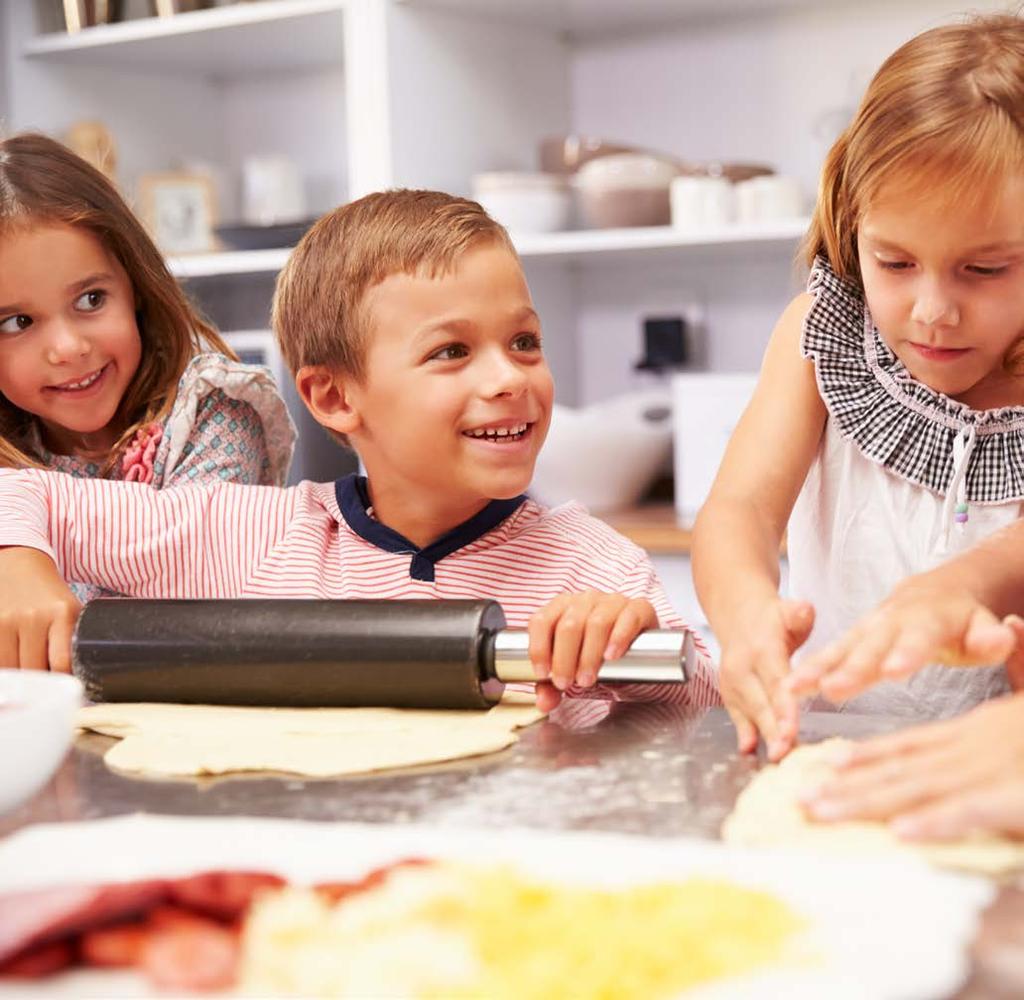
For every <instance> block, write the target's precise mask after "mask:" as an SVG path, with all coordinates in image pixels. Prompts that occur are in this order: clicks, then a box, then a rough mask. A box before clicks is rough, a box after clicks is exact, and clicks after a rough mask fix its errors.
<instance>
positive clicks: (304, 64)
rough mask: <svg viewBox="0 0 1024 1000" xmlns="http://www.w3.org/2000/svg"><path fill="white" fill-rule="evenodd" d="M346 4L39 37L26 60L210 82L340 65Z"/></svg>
mask: <svg viewBox="0 0 1024 1000" xmlns="http://www.w3.org/2000/svg"><path fill="white" fill-rule="evenodd" d="M346 6H347V0H261V2H259V3H239V4H235V5H233V6H229V7H217V8H214V9H212V10H197V11H192V12H189V13H184V14H175V15H174V16H173V17H144V18H137V19H135V20H131V21H122V22H118V23H115V24H103V25H98V26H96V27H94V28H83V29H82V30H81V31H79V32H77V33H75V34H68V33H67V32H54V33H52V34H47V35H39V36H37V37H36V38H35V39H33V40H32V41H30V42H29V43H28V44H27V45H26V46H25V48H24V50H23V51H24V53H25V55H26V56H29V57H31V58H33V59H47V60H49V61H51V62H54V63H62V64H65V65H77V66H99V67H103V68H111V67H113V68H122V69H125V68H128V69H137V70H140V71H145V72H149V73H190V74H200V75H204V76H211V77H218V78H219V77H231V76H239V75H244V74H261V75H262V74H264V73H267V72H277V71H283V70H294V69H304V68H313V67H317V66H325V65H341V64H342V62H343V51H344V45H343V31H344V11H345V8H346Z"/></svg>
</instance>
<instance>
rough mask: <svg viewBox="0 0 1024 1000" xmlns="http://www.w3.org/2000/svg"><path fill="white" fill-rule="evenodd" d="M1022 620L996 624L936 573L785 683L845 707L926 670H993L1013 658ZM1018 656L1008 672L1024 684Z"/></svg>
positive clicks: (909, 584)
mask: <svg viewBox="0 0 1024 1000" xmlns="http://www.w3.org/2000/svg"><path fill="white" fill-rule="evenodd" d="M1019 628H1020V619H1018V618H1016V616H1010V618H1007V619H1005V620H1004V621H1002V622H1001V621H1000V620H999V619H998V618H997V617H996V616H995V615H994V614H992V612H991V611H989V610H988V609H987V608H985V607H983V606H982V605H981V604H979V603H978V601H977V599H976V598H975V597H974V596H973V595H972V594H971V593H970V592H969V591H968V590H967V589H964V588H958V587H956V586H950V582H949V579H948V575H945V574H943V575H940V574H938V573H937V572H934V571H933V572H931V573H922V574H920V575H918V576H913V577H909V578H908V579H906V580H904V581H903V582H902V583H901V584H899V585H898V586H897V587H896V588H895V589H894V590H893V592H892V594H890V596H889V597H888V598H886V600H884V601H883V602H882V603H881V604H880V605H879V606H878V607H877V608H876V609H875V610H874V611H872V612H870V613H869V614H867V615H865V616H864V617H863V618H862V619H861V620H860V621H859V622H857V624H855V625H854V626H853V627H852V628H851V629H850V630H849V631H847V632H846V634H845V635H843V636H841V637H840V638H839V639H837V640H836V641H835V642H832V643H830V644H829V645H827V646H825V647H823V648H822V649H820V650H818V651H817V652H815V653H813V654H812V655H810V656H808V657H807V658H806V659H804V660H803V661H802V662H801V663H800V664H799V665H798V666H797V667H796V669H795V670H794V671H793V674H792V676H791V677H790V679H789V681H788V682H787V686H788V687H789V689H790V691H791V692H792V693H793V694H794V695H796V696H798V697H799V696H802V695H808V694H814V693H816V692H819V691H820V692H821V693H822V694H823V695H824V696H825V697H826V698H828V699H829V700H831V701H843V700H845V699H846V698H851V697H853V696H854V695H856V694H859V693H860V692H861V691H864V690H865V689H866V688H869V687H871V685H873V684H877V683H878V682H879V681H883V680H898V679H901V678H904V677H908V676H910V675H911V674H913V673H915V672H916V671H918V670H920V669H921V668H922V667H925V666H928V664H930V663H945V664H947V665H949V666H994V665H997V664H1000V663H1003V662H1004V661H1006V660H1007V657H1009V656H1010V654H1011V652H1012V651H1013V650H1014V648H1015V644H1016V643H1017V634H1018V630H1019ZM1020 661H1021V657H1020V655H1018V656H1016V657H1014V658H1012V659H1011V661H1010V663H1009V664H1008V665H1007V668H1008V671H1009V673H1010V677H1011V679H1012V680H1015V681H1016V686H1020V685H1021V683H1022V682H1024V669H1022V665H1021V662H1020Z"/></svg>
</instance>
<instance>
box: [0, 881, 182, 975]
mask: <svg viewBox="0 0 1024 1000" xmlns="http://www.w3.org/2000/svg"><path fill="white" fill-rule="evenodd" d="M165 895H166V883H165V882H163V881H162V880H156V879H151V880H146V881H144V882H126V883H118V884H111V885H94V886H66V887H58V888H51V889H37V890H29V891H25V892H13V893H8V894H5V895H3V896H0V962H2V961H4V959H6V958H7V957H8V956H10V955H15V954H20V953H21V952H22V951H24V950H25V949H27V948H29V947H31V946H32V945H35V944H43V943H46V942H49V941H55V940H57V939H59V938H64V937H70V936H72V935H73V934H77V933H78V932H80V931H83V930H88V929H90V928H93V927H98V926H101V925H103V924H109V923H112V922H120V921H124V920H127V919H128V918H133V917H137V916H139V915H141V914H144V913H145V912H146V911H147V910H149V909H150V908H151V907H153V906H155V905H156V904H157V903H159V902H161V901H162V900H163V899H164V897H165Z"/></svg>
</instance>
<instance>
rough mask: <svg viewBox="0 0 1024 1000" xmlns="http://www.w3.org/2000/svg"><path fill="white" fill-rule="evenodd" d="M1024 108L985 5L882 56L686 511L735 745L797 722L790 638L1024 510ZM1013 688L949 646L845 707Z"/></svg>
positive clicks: (885, 709)
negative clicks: (737, 408) (749, 381)
mask: <svg viewBox="0 0 1024 1000" xmlns="http://www.w3.org/2000/svg"><path fill="white" fill-rule="evenodd" d="M1022 129H1024V21H1022V20H1021V19H1020V18H1018V17H1014V16H997V17H987V18H979V19H975V20H972V21H970V22H969V23H965V24H958V25H954V26H948V27H943V28H938V29H934V30H932V31H928V32H925V33H924V34H922V35H919V36H918V37H916V38H914V39H912V40H911V41H910V42H908V43H907V44H905V45H904V46H903V47H901V48H900V49H899V50H897V51H896V52H895V53H894V54H893V55H892V56H890V57H889V59H888V60H887V61H886V62H885V63H884V64H883V66H882V67H881V69H880V70H879V71H878V73H877V74H876V76H875V78H874V79H873V80H872V82H871V84H870V86H869V88H868V92H867V94H866V95H865V97H864V100H863V102H862V104H861V107H860V109H859V110H858V112H857V115H856V117H855V118H854V121H853V122H852V124H851V125H850V127H849V128H848V129H847V131H846V132H845V133H844V134H843V135H842V136H841V137H840V138H839V140H838V141H837V142H836V144H835V146H834V147H833V148H832V150H831V152H830V153H829V156H828V158H827V160H826V163H825V167H824V171H823V175H822V182H821V189H820V192H819V198H818V205H817V208H816V211H815V216H814V219H813V222H812V226H811V230H810V232H809V234H808V240H807V259H808V263H809V264H810V266H811V277H810V283H809V292H808V294H806V295H802V296H799V297H798V298H796V299H795V300H794V301H793V302H792V303H791V304H790V305H789V307H788V308H787V309H786V311H785V312H784V313H783V315H782V318H781V319H780V320H779V323H778V325H777V326H776V329H775V331H774V332H773V334H772V337H771V340H770V342H769V345H768V348H767V351H766V353H765V358H764V363H763V367H762V371H761V378H760V380H759V383H758V387H757V390H756V392H755V394H754V397H753V399H752V401H751V403H750V406H749V407H748V409H747V411H746V413H745V414H744V416H743V418H742V420H741V421H740V423H739V425H738V426H737V429H736V431H735V434H734V435H733V438H732V440H731V442H730V444H729V447H728V449H727V452H726V455H725V458H724V460H723V463H722V467H721V469H720V471H719V474H718V477H717V479H716V481H715V484H714V487H713V489H712V491H711V495H710V497H709V499H708V501H707V503H706V505H705V507H704V510H703V511H702V512H701V514H700V517H699V518H698V522H697V525H696V532H695V539H694V551H693V563H694V574H695V578H696V583H697V590H698V593H699V595H700V598H701V601H702V603H703V605H704V608H705V610H706V611H707V613H708V619H709V621H710V623H711V625H712V627H713V628H714V630H715V632H716V633H717V635H718V637H719V639H720V641H721V644H722V663H721V687H722V695H723V697H724V700H725V703H726V707H727V708H728V710H729V712H730V715H731V717H732V719H733V721H734V723H735V724H736V727H737V733H738V742H739V746H740V749H741V750H743V751H750V750H752V749H754V747H755V746H756V744H757V738H758V733H759V732H760V734H761V735H762V736H763V737H764V739H765V741H766V742H767V744H768V751H769V755H770V756H771V757H772V758H773V759H778V758H779V757H781V756H782V755H783V754H784V753H786V752H787V751H788V750H789V749H790V747H792V745H793V743H794V742H795V738H796V732H797V722H798V720H797V705H796V699H795V695H794V693H793V690H792V686H791V685H790V684H789V683H785V679H786V678H787V675H788V674H789V667H790V664H789V660H790V657H791V656H792V654H793V653H794V652H795V651H796V650H797V649H798V648H800V647H801V646H805V645H806V648H808V649H813V648H815V647H816V646H819V645H820V644H821V643H822V642H825V641H828V640H830V639H835V638H836V637H837V636H838V635H839V633H841V632H844V631H845V630H846V629H848V628H849V627H850V626H851V625H853V623H854V622H855V621H856V620H858V619H860V618H861V617H862V616H863V615H864V614H866V613H867V612H868V611H869V610H870V609H871V608H873V607H874V606H875V605H876V604H877V603H878V602H879V601H880V600H881V599H882V598H883V597H884V596H885V595H886V594H888V593H889V592H890V591H891V590H892V589H893V588H894V587H895V586H896V585H897V584H898V583H899V581H900V580H902V579H903V578H904V577H906V576H908V575H910V574H912V573H917V572H921V571H923V570H927V569H929V568H931V567H933V566H934V565H936V564H937V563H939V562H941V561H942V560H944V559H946V558H948V557H950V556H951V555H954V554H956V553H958V552H960V551H962V550H964V549H965V548H967V547H969V546H971V545H973V544H975V543H977V542H978V541H979V540H980V539H981V538H983V537H985V536H987V535H989V534H991V533H992V532H994V531H996V530H997V529H998V528H1000V527H1002V526H1005V525H1007V524H1009V523H1010V522H1012V521H1014V520H1016V519H1017V518H1018V517H1019V516H1020V514H1021V504H1022V501H1024V378H1022V377H1021V375H1020V374H1019V372H1021V371H1022V370H1024V366H1022V365H1019V364H1017V363H1016V356H1017V355H1018V354H1021V353H1022V350H1021V348H1022V344H1021V339H1022V337H1024V134H1022ZM787 523H788V543H789V560H790V581H791V585H790V589H791V593H792V598H791V599H789V600H785V599H783V598H781V597H780V595H779V593H778V579H779V571H778V551H779V546H780V543H781V541H782V537H783V533H784V532H785V531H786V528H787ZM880 641H882V640H881V639H880ZM869 645H870V643H868V644H865V643H864V642H863V641H862V642H861V644H860V646H859V647H858V648H859V650H860V651H859V652H857V653H855V654H854V655H861V656H870V653H871V651H870V649H868V648H867V647H868V646H869ZM1006 689H1007V681H1006V675H1005V671H1004V670H1003V668H1002V667H988V668H979V669H976V670H956V669H951V668H950V667H948V666H941V665H936V666H930V667H927V668H925V669H923V670H921V671H920V672H919V673H917V674H916V675H915V676H914V677H913V678H912V679H911V680H910V681H909V682H906V683H902V684H895V683H885V684H883V685H881V686H879V687H877V688H874V689H873V690H871V691H869V692H867V693H865V694H862V695H860V696H859V697H857V698H855V699H853V700H851V701H849V702H847V703H846V704H845V705H843V706H842V707H843V708H846V709H848V710H851V711H857V712H872V713H887V714H898V715H904V716H908V717H936V716H942V715H949V714H953V713H956V712H959V711H961V710H963V709H964V708H966V707H969V706H970V705H973V704H975V703H977V702H979V701H981V700H983V699H985V698H988V697H991V696H992V695H995V694H998V693H1002V692H1004V691H1005V690H1006ZM826 690H827V693H829V694H830V696H833V697H835V696H838V695H841V694H842V691H841V689H838V690H837V689H832V690H828V689H826Z"/></svg>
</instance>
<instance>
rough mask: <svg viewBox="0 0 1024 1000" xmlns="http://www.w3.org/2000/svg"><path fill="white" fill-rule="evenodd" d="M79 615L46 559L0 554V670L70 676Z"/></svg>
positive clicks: (10, 551) (22, 551)
mask: <svg viewBox="0 0 1024 1000" xmlns="http://www.w3.org/2000/svg"><path fill="white" fill-rule="evenodd" d="M81 610H82V606H81V605H80V604H79V603H78V601H77V600H76V598H75V595H74V594H73V593H71V590H70V589H69V588H68V585H67V584H66V583H65V582H64V580H63V579H62V578H61V575H60V573H59V572H58V571H57V567H56V565H55V564H54V562H53V560H52V559H51V558H50V557H49V556H48V555H46V554H45V553H43V552H40V551H38V550H37V549H28V548H16V547H11V548H3V549H0V666H3V667H21V668H22V669H28V670H46V669H47V668H49V669H51V670H62V671H65V672H67V671H70V670H71V635H72V633H73V631H74V628H75V622H76V621H77V620H78V615H79V612H80V611H81Z"/></svg>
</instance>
